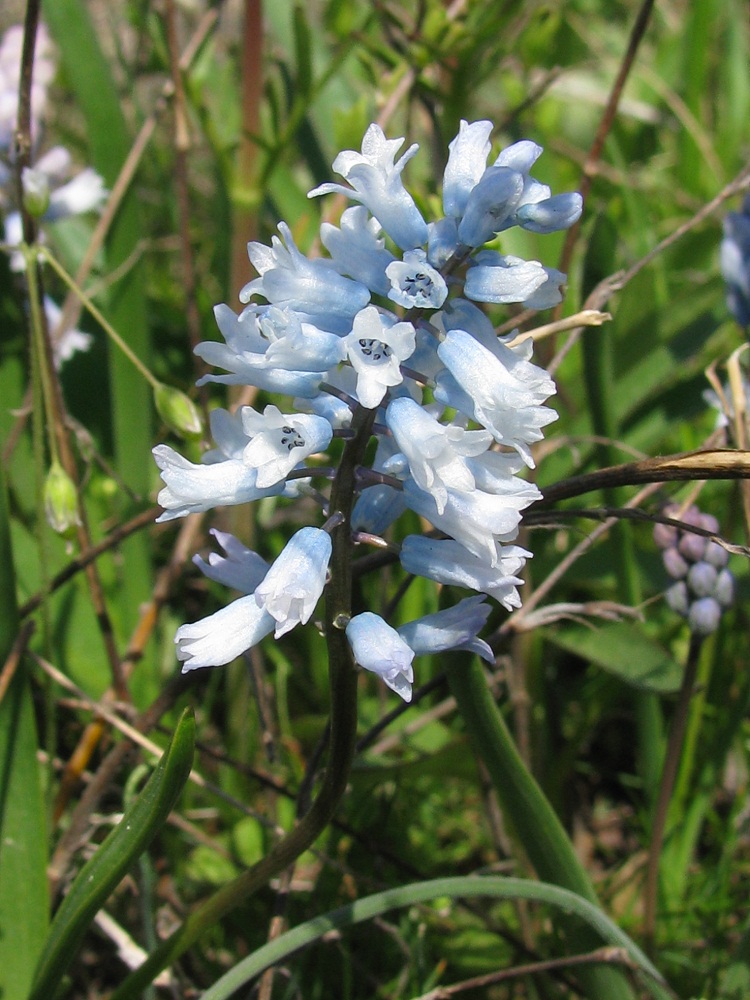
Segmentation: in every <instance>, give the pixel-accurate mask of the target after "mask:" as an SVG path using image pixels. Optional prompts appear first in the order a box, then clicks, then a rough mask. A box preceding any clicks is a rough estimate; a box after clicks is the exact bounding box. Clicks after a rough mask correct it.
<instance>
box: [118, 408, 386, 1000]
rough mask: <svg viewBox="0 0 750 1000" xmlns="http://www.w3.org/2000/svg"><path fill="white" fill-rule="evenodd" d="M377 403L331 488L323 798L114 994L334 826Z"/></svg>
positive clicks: (356, 423) (149, 972) (344, 766)
mask: <svg viewBox="0 0 750 1000" xmlns="http://www.w3.org/2000/svg"><path fill="white" fill-rule="evenodd" d="M374 419H375V411H374V410H365V409H363V408H362V407H359V408H358V410H357V411H356V413H355V414H354V417H353V420H352V427H353V429H354V430H355V432H356V436H355V437H354V438H353V439H352V440H350V441H347V443H346V446H345V448H344V451H343V454H342V458H341V464H340V465H339V469H338V472H337V474H336V478H335V480H334V483H333V489H332V493H331V514H333V513H337V512H338V513H340V514H341V515H342V522H341V523H340V524H339V525H338V526H337V527H336V528H334V529H333V531H332V532H331V541H332V543H333V551H332V554H331V580H330V583H329V585H328V589H327V593H326V642H327V646H328V658H329V666H328V669H329V675H330V683H331V725H330V735H329V740H328V767H327V768H326V771H325V775H324V778H323V781H322V783H321V786H320V791H319V793H318V796H317V798H316V799H315V801H314V802H313V804H312V806H311V807H310V810H309V812H307V813H306V814H305V816H304V817H303V818H302V820H301V821H300V822H299V824H298V826H296V827H295V828H294V829H293V830H291V831H290V832H289V833H288V834H287V835H286V837H284V839H283V840H281V841H279V843H278V844H276V845H275V847H273V848H272V850H271V851H270V852H269V853H268V854H267V855H266V857H265V858H263V859H262V860H261V861H259V862H258V863H257V864H256V865H253V867H252V868H249V869H248V870H247V871H246V872H243V873H242V874H241V875H239V876H238V877H237V878H236V879H234V880H233V881H232V882H229V883H228V884H227V885H225V886H222V888H221V889H219V890H218V891H217V892H215V893H214V894H213V896H211V897H209V899H207V900H206V901H205V902H204V903H201V904H200V905H199V906H198V907H197V908H196V909H195V910H194V911H193V912H192V913H191V914H190V916H189V917H188V918H187V920H185V922H184V923H183V924H182V926H181V927H180V928H179V929H178V930H177V931H176V932H175V933H174V934H173V935H172V936H171V937H170V938H168V939H167V940H166V941H165V942H164V943H163V944H161V945H160V946H159V947H158V948H157V949H156V950H155V951H154V952H152V953H151V955H149V957H148V958H147V959H146V961H145V962H144V963H143V965H141V966H140V967H139V968H138V969H136V970H135V972H133V973H131V974H130V975H129V976H128V977H127V979H125V980H124V982H123V983H122V984H121V985H120V986H119V987H118V989H117V990H115V992H114V993H113V994H112V997H111V1000H125V998H126V997H128V998H136V997H140V996H141V993H142V991H143V989H144V988H145V987H146V986H147V985H148V984H149V983H150V982H151V981H152V980H153V978H154V976H156V975H157V974H158V973H159V972H161V970H162V969H164V968H166V966H167V965H169V964H170V963H171V962H173V961H174V960H175V959H177V958H178V957H179V956H180V955H182V954H183V953H184V952H185V951H186V950H187V949H188V948H189V947H190V946H191V945H192V944H193V943H194V942H195V941H196V940H197V939H198V938H199V937H200V936H201V934H203V933H204V931H206V930H208V929H209V928H210V927H213V926H214V924H216V923H217V922H218V921H219V920H221V918H222V917H223V916H224V915H225V914H227V913H229V912H230V911H231V910H233V909H235V907H237V906H239V905H240V904H241V903H243V902H245V900H246V899H248V898H249V897H250V896H252V895H253V894H254V893H256V892H257V891H258V890H259V889H261V888H262V887H263V886H264V885H266V884H267V883H268V882H269V880H270V879H272V878H273V877H274V875H278V874H279V872H282V871H283V870H284V869H285V868H288V867H289V866H290V865H291V864H292V863H293V862H294V861H296V860H297V858H299V857H300V855H301V854H303V853H304V852H305V851H306V850H307V849H308V848H309V847H310V846H311V845H312V844H313V843H314V842H315V841H316V840H317V838H318V837H319V836H320V834H321V833H322V832H323V831H324V830H325V828H326V827H327V826H328V824H329V822H330V821H331V819H332V818H333V815H334V813H335V811H336V807H337V805H338V803H339V801H340V800H341V797H342V796H343V794H344V792H345V791H346V786H347V783H348V780H349V772H350V770H351V764H352V759H353V757H354V747H355V741H356V735H357V673H356V670H355V667H354V662H353V660H352V656H351V652H350V649H349V644H348V641H347V639H346V634H345V632H344V629H345V627H346V622H347V621H348V618H349V616H350V615H351V590H352V587H351V583H352V568H351V555H352V546H351V527H350V524H351V511H352V507H353V504H354V496H355V492H354V485H355V473H356V469H357V466H358V465H359V464H360V463H361V461H362V458H363V456H364V452H365V448H366V447H367V442H368V440H369V438H370V434H371V430H372V424H373V421H374Z"/></svg>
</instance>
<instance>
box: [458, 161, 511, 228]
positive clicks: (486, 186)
mask: <svg viewBox="0 0 750 1000" xmlns="http://www.w3.org/2000/svg"><path fill="white" fill-rule="evenodd" d="M522 194H523V176H522V175H521V174H520V173H518V171H516V170H510V169H509V168H508V167H488V168H487V170H485V172H484V173H483V174H482V177H481V179H480V180H479V182H478V183H477V184H476V185H475V186H474V188H473V190H472V191H471V194H470V195H469V198H468V201H467V203H466V209H465V211H464V214H463V218H462V219H461V222H460V223H459V225H458V239H459V242H460V243H463V244H464V245H465V246H469V247H481V246H483V245H484V244H485V243H487V242H488V241H489V240H491V239H492V238H493V237H494V235H495V233H498V232H500V230H501V229H504V228H505V227H506V223H507V222H508V220H509V219H510V218H511V217H512V215H513V212H514V211H515V209H516V206H517V205H518V203H519V201H520V199H521V195H522Z"/></svg>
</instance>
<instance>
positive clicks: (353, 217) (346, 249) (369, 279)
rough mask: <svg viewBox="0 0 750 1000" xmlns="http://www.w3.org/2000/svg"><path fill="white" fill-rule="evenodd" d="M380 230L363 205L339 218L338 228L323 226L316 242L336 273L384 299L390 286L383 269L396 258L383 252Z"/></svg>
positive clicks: (327, 224)
mask: <svg viewBox="0 0 750 1000" xmlns="http://www.w3.org/2000/svg"><path fill="white" fill-rule="evenodd" d="M381 232H382V230H381V227H380V223H379V222H378V220H377V219H375V218H372V217H371V216H370V215H369V213H368V211H367V209H366V208H365V206H364V205H352V206H351V208H347V209H346V211H345V212H343V213H342V215H341V228H340V229H339V228H338V227H336V226H334V225H332V224H331V223H330V222H324V223H322V224H321V227H320V241H321V243H322V244H323V246H324V247H325V248H326V250H327V251H328V252H329V254H330V255H331V259H332V260H333V262H334V264H335V265H336V268H337V270H339V271H340V272H341V273H342V274H346V275H348V276H349V277H350V278H356V279H357V281H360V282H361V283H362V284H363V285H367V287H368V288H369V289H370V290H371V291H373V292H377V293H378V294H379V295H386V294H387V292H388V290H389V288H390V287H391V283H390V281H389V280H388V278H387V277H386V273H385V269H386V268H387V267H388V265H389V264H390V263H391V261H394V260H395V259H396V258H395V257H394V256H393V254H392V253H391V252H390V250H386V248H385V240H384V239H383V238H382V237H381V235H380V234H381Z"/></svg>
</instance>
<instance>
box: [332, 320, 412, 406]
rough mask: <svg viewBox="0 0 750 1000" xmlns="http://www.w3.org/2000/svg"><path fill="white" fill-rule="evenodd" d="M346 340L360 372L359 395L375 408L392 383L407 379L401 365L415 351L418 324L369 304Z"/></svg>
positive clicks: (349, 351)
mask: <svg viewBox="0 0 750 1000" xmlns="http://www.w3.org/2000/svg"><path fill="white" fill-rule="evenodd" d="M345 342H346V348H347V353H348V356H349V361H350V362H351V365H352V367H353V368H354V370H355V372H356V373H357V398H358V399H359V401H360V403H361V404H362V406H365V407H366V408H367V409H368V410H373V409H375V407H376V406H378V405H379V404H380V402H381V401H382V399H383V397H384V396H385V394H386V392H387V390H388V388H389V387H390V386H393V385H398V384H399V383H400V382H402V381H403V375H402V374H401V371H400V365H401V363H402V362H404V361H406V360H407V359H408V358H410V357H411V355H412V353H413V352H414V347H415V344H416V341H415V334H414V327H413V326H412V325H411V323H398V322H396V318H395V317H393V316H389V315H385V314H383V313H381V312H380V311H379V310H378V309H377V308H376V307H375V306H368V307H367V308H366V309H363V310H362V311H361V312H359V313H357V315H356V316H355V318H354V326H353V327H352V332H351V333H350V334H349V336H348V337H346V338H345Z"/></svg>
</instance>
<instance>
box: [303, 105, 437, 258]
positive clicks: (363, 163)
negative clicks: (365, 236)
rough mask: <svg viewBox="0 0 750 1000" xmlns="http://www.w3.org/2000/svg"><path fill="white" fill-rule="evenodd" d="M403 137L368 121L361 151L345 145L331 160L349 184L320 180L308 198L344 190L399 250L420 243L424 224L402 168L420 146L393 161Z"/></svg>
mask: <svg viewBox="0 0 750 1000" xmlns="http://www.w3.org/2000/svg"><path fill="white" fill-rule="evenodd" d="M403 142H404V140H403V139H386V137H385V134H384V133H383V130H382V129H381V128H380V126H379V125H375V124H373V125H370V127H369V128H368V129H367V131H366V132H365V135H364V138H363V139H362V152H361V153H357V152H355V151H354V150H351V149H346V150H344V151H343V152H342V153H339V155H338V156H337V157H336V159H335V160H334V161H333V169H334V170H335V171H336V173H337V174H340V175H341V176H342V177H344V178H345V179H346V180H347V181H349V183H350V184H351V185H352V186H351V188H348V187H345V186H344V185H343V184H321V185H320V186H319V187H316V188H315V189H314V190H313V191H310V192H309V194H308V198H315V197H317V196H318V195H321V194H334V193H335V194H343V195H345V196H346V197H347V198H351V199H352V200H353V201H358V202H359V203H360V204H362V205H364V206H365V207H366V208H367V209H368V210H369V211H370V213H371V214H372V215H374V216H375V218H376V219H377V220H378V222H379V223H380V225H381V227H382V228H383V229H384V230H385V231H386V233H388V235H389V236H390V237H391V239H392V240H393V242H394V243H396V244H397V245H398V246H400V247H401V249H402V250H409V249H412V248H413V247H418V246H422V244H423V243H425V242H426V240H427V224H426V222H425V221H424V219H423V218H422V215H421V213H420V211H419V209H418V208H417V206H416V205H415V204H414V199H413V198H412V196H411V195H410V194H409V192H408V191H407V190H406V189H405V188H404V185H403V181H402V179H401V171H402V170H403V169H404V167H405V166H406V164H407V163H408V162H409V160H410V159H411V158H412V156H414V154H415V153H416V152H417V150H418V149H419V147H418V146H417V145H416V144H414V145H413V146H410V147H409V148H408V149H407V151H406V152H405V153H404V155H403V156H402V157H401V158H400V159H399V160H397V161H396V162H395V163H394V159H395V156H396V153H397V152H398V151H399V149H400V148H401V146H402V145H403Z"/></svg>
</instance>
